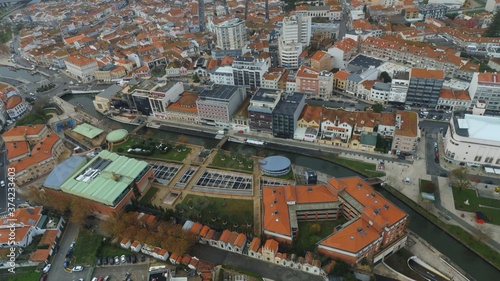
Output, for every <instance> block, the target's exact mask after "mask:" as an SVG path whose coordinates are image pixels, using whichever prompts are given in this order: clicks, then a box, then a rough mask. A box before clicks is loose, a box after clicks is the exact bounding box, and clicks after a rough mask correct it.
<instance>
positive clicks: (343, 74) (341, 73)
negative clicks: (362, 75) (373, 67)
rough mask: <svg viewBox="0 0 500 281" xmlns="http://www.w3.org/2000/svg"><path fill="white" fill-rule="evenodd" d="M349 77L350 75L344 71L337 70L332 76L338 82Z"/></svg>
mask: <svg viewBox="0 0 500 281" xmlns="http://www.w3.org/2000/svg"><path fill="white" fill-rule="evenodd" d="M349 75H351V73H349V72H347V71H344V70H339V71H337V72H336V73H334V74H333V77H334V78H336V79H340V80H346V79H347V77H349Z"/></svg>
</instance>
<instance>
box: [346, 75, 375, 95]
mask: <svg viewBox="0 0 500 281" xmlns="http://www.w3.org/2000/svg"><path fill="white" fill-rule="evenodd" d="M377 78H378V69H376V68H369V69H367V70H365V71H363V72H361V73H359V74H358V73H352V74H350V75H349V76H347V79H346V87H345V92H346V93H347V94H350V95H352V96H354V97H358V98H361V99H366V98H367V95H366V94H367V93H369V90H368V92H365V91H363V89H361V88H364V85H363V82H365V81H368V80H376V79H377Z"/></svg>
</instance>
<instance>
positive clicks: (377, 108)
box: [371, 102, 384, 113]
mask: <svg viewBox="0 0 500 281" xmlns="http://www.w3.org/2000/svg"><path fill="white" fill-rule="evenodd" d="M371 108H372V110H373V112H376V113H380V112H382V111H384V105H382V104H380V103H378V102H377V103H376V104H373V105H372V106H371Z"/></svg>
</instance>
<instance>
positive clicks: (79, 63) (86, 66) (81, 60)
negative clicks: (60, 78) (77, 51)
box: [65, 55, 99, 83]
mask: <svg viewBox="0 0 500 281" xmlns="http://www.w3.org/2000/svg"><path fill="white" fill-rule="evenodd" d="M65 64H66V68H67V69H68V72H69V75H70V76H72V77H73V78H75V79H78V80H80V81H82V82H84V83H87V82H91V81H94V80H95V79H96V77H95V72H96V71H98V70H99V67H98V65H97V61H96V60H95V59H90V58H87V57H85V56H81V55H73V56H69V57H67V58H66V60H65Z"/></svg>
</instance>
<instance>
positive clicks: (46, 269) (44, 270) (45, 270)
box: [43, 263, 51, 273]
mask: <svg viewBox="0 0 500 281" xmlns="http://www.w3.org/2000/svg"><path fill="white" fill-rule="evenodd" d="M50 266H51V264H50V263H49V264H47V265H46V266H45V267H44V268H43V273H47V272H49V270H50Z"/></svg>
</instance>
